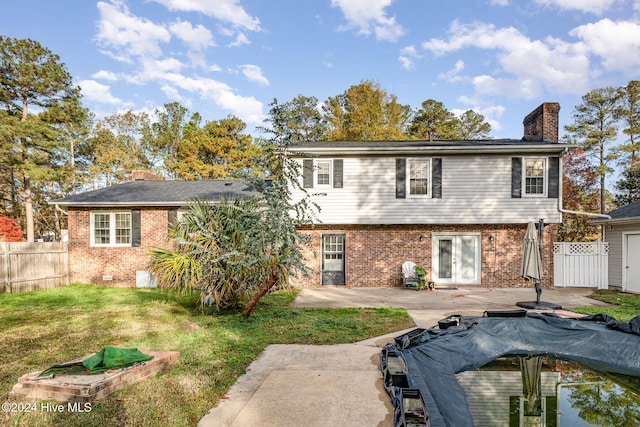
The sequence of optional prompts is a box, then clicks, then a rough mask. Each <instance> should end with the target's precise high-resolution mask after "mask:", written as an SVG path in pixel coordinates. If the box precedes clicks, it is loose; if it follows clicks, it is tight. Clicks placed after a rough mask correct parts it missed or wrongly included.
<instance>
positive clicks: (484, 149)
mask: <svg viewBox="0 0 640 427" xmlns="http://www.w3.org/2000/svg"><path fill="white" fill-rule="evenodd" d="M559 110H560V105H559V104H558V103H544V104H542V105H540V106H539V107H538V108H536V109H535V110H534V111H533V112H531V113H530V114H529V115H527V116H526V117H525V118H524V121H523V124H524V137H522V138H520V139H496V140H473V141H337V142H334V141H332V142H303V143H299V144H296V145H293V146H292V147H290V148H289V150H288V155H289V156H290V157H292V158H293V159H295V160H296V161H297V162H299V164H300V167H301V170H302V172H303V173H302V175H303V176H302V177H300V185H301V187H302V188H303V189H304V191H306V192H307V194H308V195H309V196H310V199H311V200H312V201H313V202H315V203H316V204H317V205H318V206H319V207H320V211H319V213H318V215H317V216H318V223H317V224H316V225H314V226H313V227H309V228H306V229H304V230H303V231H304V232H305V233H308V234H309V235H311V237H312V247H311V248H310V249H309V253H308V262H309V266H310V267H311V268H312V269H313V270H315V271H316V272H317V273H316V274H313V275H311V276H310V277H306V278H305V277H299V278H297V279H296V280H297V282H298V284H300V285H303V286H307V287H318V286H326V285H332V286H347V287H367V286H369V287H385V286H387V287H388V286H400V285H401V284H402V276H401V267H402V264H403V262H405V261H412V262H414V263H416V264H417V265H418V266H422V267H423V268H425V269H426V270H427V272H428V277H427V278H428V280H429V281H432V282H434V283H435V285H436V286H439V287H446V286H458V285H460V286H483V287H514V286H525V285H527V284H526V282H525V281H524V279H522V278H521V277H520V267H521V260H522V253H523V239H524V234H525V230H526V227H527V224H528V223H529V222H530V221H533V222H535V223H536V224H537V223H538V222H539V220H540V219H543V220H544V224H545V227H544V233H543V266H544V275H545V277H544V280H543V285H546V286H549V285H550V284H552V283H553V277H552V275H553V266H552V262H553V242H554V241H555V240H557V234H558V227H559V224H560V223H561V222H562V212H561V209H562V189H561V177H562V155H563V153H565V152H566V151H567V150H571V149H573V148H574V146H571V145H567V144H560V143H559V142H558V112H559ZM293 192H294V196H295V197H303V190H299V189H298V190H296V189H294V190H293ZM527 286H529V285H527Z"/></svg>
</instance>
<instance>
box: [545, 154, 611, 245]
mask: <svg viewBox="0 0 640 427" xmlns="http://www.w3.org/2000/svg"><path fill="white" fill-rule="evenodd" d="M566 152H567V150H566V149H565V153H566ZM560 170H563V168H562V157H560ZM559 181H560V182H559V183H558V184H559V186H560V197H558V210H559V211H560V212H561V213H568V214H574V215H585V216H593V217H596V218H604V219H611V215H607V214H601V213H594V212H580V211H572V210H569V209H564V208H563V207H562V177H560V180H559ZM602 225H604V224H602ZM602 241H603V242H604V241H605V230H604V227H602Z"/></svg>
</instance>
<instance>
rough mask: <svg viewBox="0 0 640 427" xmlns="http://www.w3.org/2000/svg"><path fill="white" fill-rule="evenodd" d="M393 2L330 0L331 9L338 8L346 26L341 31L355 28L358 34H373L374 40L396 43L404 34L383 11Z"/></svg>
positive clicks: (378, 0) (400, 26) (393, 17)
mask: <svg viewBox="0 0 640 427" xmlns="http://www.w3.org/2000/svg"><path fill="white" fill-rule="evenodd" d="M392 1H393V0H331V6H332V7H338V8H340V10H341V11H342V13H343V14H344V17H345V19H346V20H347V24H346V25H345V26H344V27H342V28H341V29H345V30H350V29H352V28H357V29H358V33H359V34H364V35H370V34H372V33H373V34H375V36H376V39H378V40H386V41H391V42H394V41H397V40H398V39H399V38H400V37H402V36H403V35H404V34H405V32H406V31H405V29H404V28H403V27H402V25H400V24H398V23H397V22H396V18H395V16H392V17H389V16H387V12H386V11H385V9H386V8H387V7H389V6H390V5H391V3H392Z"/></svg>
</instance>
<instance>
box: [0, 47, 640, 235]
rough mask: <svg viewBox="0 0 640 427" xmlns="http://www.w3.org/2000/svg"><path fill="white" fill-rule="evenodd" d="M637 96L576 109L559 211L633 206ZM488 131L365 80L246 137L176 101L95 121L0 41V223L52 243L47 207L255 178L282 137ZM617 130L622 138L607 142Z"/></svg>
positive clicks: (233, 122)
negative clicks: (167, 183) (131, 187)
mask: <svg viewBox="0 0 640 427" xmlns="http://www.w3.org/2000/svg"><path fill="white" fill-rule="evenodd" d="M639 90H640V83H638V82H636V81H631V82H629V84H628V85H626V86H624V87H622V88H604V89H596V90H594V91H591V92H589V94H587V95H585V96H584V97H583V103H582V104H581V105H579V106H577V107H576V108H575V111H574V116H573V120H574V122H573V123H572V124H571V125H569V126H567V127H566V131H567V133H566V135H565V139H566V142H573V143H577V144H578V145H579V146H580V147H581V149H582V151H578V152H577V153H575V154H570V155H569V156H568V158H567V159H566V160H565V165H566V166H567V174H566V177H565V181H566V182H565V187H564V188H565V190H567V189H571V191H572V192H571V193H568V194H567V196H566V198H565V207H567V208H569V209H574V208H575V209H576V210H590V211H596V210H600V211H605V210H606V209H608V208H609V207H611V206H613V203H619V204H624V203H628V202H629V201H633V200H636V199H637V198H638V180H639V172H638V156H639V152H638V144H639V143H640V141H639V139H638V136H637V134H638V130H639V129H640V127H639V126H640V125H639V124H638V114H639V113H638V92H639ZM490 132H491V125H490V124H489V123H488V122H487V120H486V119H485V118H484V116H482V115H481V114H479V113H476V112H474V111H472V110H467V111H465V112H463V113H461V114H454V113H453V112H452V111H449V110H448V109H447V108H446V107H445V106H444V104H443V103H442V102H439V101H436V100H433V99H427V100H425V101H424V102H422V104H421V106H420V107H419V108H417V109H414V108H412V107H411V106H409V105H404V104H401V103H400V102H398V99H397V97H396V96H395V95H394V94H390V93H388V92H387V91H385V90H384V89H383V88H382V87H381V86H380V85H379V84H378V83H376V82H373V81H370V80H364V81H362V82H360V83H359V84H356V85H353V86H351V87H349V88H348V89H347V90H345V91H344V92H343V93H341V94H338V95H336V96H333V97H328V98H327V99H326V100H324V101H320V100H319V99H317V98H316V97H313V96H305V95H298V96H296V97H295V98H293V99H292V100H289V101H285V102H279V101H278V100H277V99H274V100H273V102H272V103H271V104H269V110H268V112H267V118H266V120H265V123H264V125H263V126H261V127H259V128H257V134H256V135H251V134H249V133H248V132H247V126H246V124H245V123H244V122H243V121H242V120H241V119H240V118H238V117H235V116H228V117H225V118H222V119H214V120H205V119H204V118H203V117H202V116H201V115H200V114H199V113H198V112H191V111H189V110H188V109H187V108H186V107H184V106H182V105H181V104H180V103H178V102H172V103H167V104H164V105H163V106H162V107H160V108H158V109H156V110H155V111H154V112H153V113H152V114H147V113H144V112H135V111H126V112H124V113H116V114H112V115H110V116H106V117H101V118H97V117H96V116H95V114H93V113H92V112H91V111H90V110H89V109H88V108H86V107H84V106H83V105H82V90H81V88H80V87H77V86H74V85H73V82H72V76H71V75H70V73H69V71H68V70H67V68H66V66H65V64H64V63H63V62H62V60H61V58H60V57H59V56H58V55H56V54H54V53H53V52H51V51H50V50H49V49H47V48H46V47H44V46H42V45H41V44H40V43H38V42H37V41H33V40H29V39H26V40H23V39H13V38H9V37H4V36H0V217H2V216H5V217H8V218H12V219H15V220H16V221H17V222H18V224H19V225H20V226H21V227H22V228H23V229H24V230H25V231H26V234H27V239H28V240H32V239H33V238H34V237H35V236H44V235H47V234H51V233H53V234H55V236H56V237H59V235H60V230H61V229H62V228H64V216H63V215H62V214H61V212H59V211H57V210H56V209H55V208H54V207H52V206H50V205H48V203H47V202H48V201H50V200H52V199H56V198H60V197H65V196H67V195H72V194H76V193H77V192H82V191H85V190H88V189H95V188H100V187H104V186H108V185H112V184H115V183H118V182H123V181H126V180H128V179H129V177H130V174H131V172H132V171H133V170H139V169H142V170H151V171H153V172H154V173H156V174H158V175H160V176H162V177H164V178H167V179H187V180H193V179H219V178H226V177H230V176H231V177H232V176H236V175H239V174H244V175H246V174H247V173H249V174H252V175H254V176H265V175H269V174H271V173H273V170H272V168H273V167H274V165H273V164H272V163H273V162H272V159H273V156H267V155H265V153H267V152H269V150H270V149H271V148H272V147H273V145H274V144H278V143H281V142H283V141H286V143H288V144H290V143H295V142H299V141H339V140H355V141H357V140H361V141H366V140H407V139H417V140H437V139H445V140H476V139H489V138H490ZM620 132H621V133H622V135H624V137H625V140H624V142H623V143H620V144H618V145H614V144H615V143H616V142H617V141H619V140H620V138H619V136H620V135H619V134H620ZM270 159H271V160H270ZM616 165H617V166H618V167H620V168H621V170H622V175H621V176H622V178H621V180H620V181H619V182H618V183H617V184H616V189H617V193H616V194H615V198H612V196H611V195H609V194H608V193H607V191H606V188H605V180H606V178H607V177H608V176H610V174H611V172H612V170H613V166H616ZM596 198H597V199H598V200H599V202H598V203H597V204H595V203H596V202H595V201H594V200H595V199H596ZM607 201H609V204H607ZM577 221H578V222H580V221H581V220H580V219H578V220H577ZM580 227H587V228H588V224H585V223H584V221H583V223H580V224H578V225H576V226H573V225H569V226H568V227H566V229H565V231H564V235H565V236H566V237H567V238H578V236H579V237H584V236H585V235H588V234H589V232H585V231H579V232H578V231H576V230H578V229H579V228H580Z"/></svg>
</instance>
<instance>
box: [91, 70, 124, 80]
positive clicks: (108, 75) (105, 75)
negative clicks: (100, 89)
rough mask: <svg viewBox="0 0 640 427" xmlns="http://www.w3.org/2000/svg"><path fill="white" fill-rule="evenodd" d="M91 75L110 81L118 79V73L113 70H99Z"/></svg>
mask: <svg viewBox="0 0 640 427" xmlns="http://www.w3.org/2000/svg"><path fill="white" fill-rule="evenodd" d="M91 77H93V78H94V79H98V80H107V81H110V82H115V81H118V75H117V74H116V73H114V72H111V71H107V70H100V71H98V72H97V73H93V74H92V75H91Z"/></svg>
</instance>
